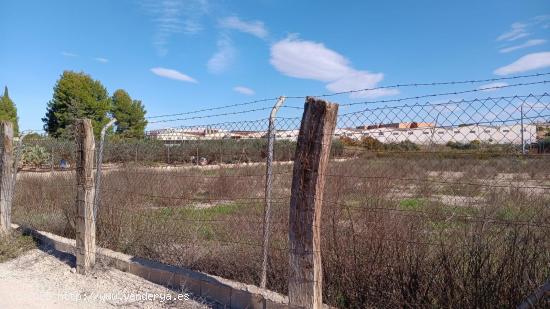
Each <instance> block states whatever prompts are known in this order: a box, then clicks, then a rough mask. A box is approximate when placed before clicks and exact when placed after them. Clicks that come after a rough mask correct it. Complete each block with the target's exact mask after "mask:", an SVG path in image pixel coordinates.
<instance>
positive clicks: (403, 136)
mask: <svg viewBox="0 0 550 309" xmlns="http://www.w3.org/2000/svg"><path fill="white" fill-rule="evenodd" d="M521 127H522V126H521V125H510V126H484V125H465V126H460V127H439V128H438V127H424V128H414V129H393V128H379V129H370V130H358V129H341V130H340V132H339V133H341V136H346V137H349V138H352V139H358V140H359V139H362V138H363V137H366V136H369V137H372V138H375V139H377V140H379V141H380V142H382V143H399V142H403V141H407V140H408V141H411V142H413V143H415V144H446V143H448V142H459V143H469V142H471V141H474V140H477V141H480V142H482V143H489V144H517V145H521V142H522V137H521V135H522V134H521ZM536 129H537V128H536V126H535V125H530V124H529V125H524V126H523V141H524V143H525V144H530V143H532V142H535V141H536V131H537V130H536Z"/></svg>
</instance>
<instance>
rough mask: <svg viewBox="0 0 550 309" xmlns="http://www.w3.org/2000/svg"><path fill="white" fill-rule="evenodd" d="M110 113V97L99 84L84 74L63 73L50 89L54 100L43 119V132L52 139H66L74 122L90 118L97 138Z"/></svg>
mask: <svg viewBox="0 0 550 309" xmlns="http://www.w3.org/2000/svg"><path fill="white" fill-rule="evenodd" d="M110 110H111V98H110V97H109V94H108V93H107V90H106V89H105V87H103V85H102V84H101V82H99V81H98V80H94V79H92V77H91V76H90V75H88V74H85V73H83V72H80V73H77V72H73V71H65V72H63V74H61V77H60V78H59V80H58V81H57V83H56V84H55V86H54V88H53V98H52V99H51V100H50V101H49V102H48V109H47V111H46V116H45V117H44V118H42V121H43V122H44V130H45V131H46V132H48V134H50V135H51V136H53V137H60V136H68V135H70V131H69V130H70V126H71V125H72V124H73V122H74V120H75V119H77V118H89V119H91V120H92V125H93V128H94V134H95V135H96V137H97V136H99V134H100V132H101V128H102V127H103V126H104V125H105V124H106V123H107V122H108V121H109V119H108V118H107V113H108V112H109V111H110Z"/></svg>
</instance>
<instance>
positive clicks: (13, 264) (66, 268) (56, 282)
mask: <svg viewBox="0 0 550 309" xmlns="http://www.w3.org/2000/svg"><path fill="white" fill-rule="evenodd" d="M73 267H74V257H73V256H71V255H67V254H64V253H59V252H45V251H43V250H40V249H34V250H31V251H29V252H27V253H26V254H24V255H23V256H20V257H19V258H16V259H14V260H10V261H7V262H5V263H0V308H2V309H12V308H13V309H19V308H29V309H34V308H44V309H52V308H208V306H207V305H205V304H204V303H203V302H200V300H199V301H197V300H192V299H191V296H190V295H189V294H186V293H185V292H181V293H176V292H174V291H171V290H169V289H167V288H164V287H162V286H159V285H157V284H154V283H152V282H149V281H146V280H144V279H142V278H139V277H137V276H134V275H132V274H129V273H124V272H121V271H118V270H116V269H112V268H110V267H107V266H104V265H99V266H97V267H96V269H95V270H94V271H93V272H92V273H91V274H90V275H88V276H83V275H79V274H77V273H76V272H75V269H74V268H73ZM178 294H179V295H178ZM177 297H179V298H180V299H179V300H177V299H176V298H177Z"/></svg>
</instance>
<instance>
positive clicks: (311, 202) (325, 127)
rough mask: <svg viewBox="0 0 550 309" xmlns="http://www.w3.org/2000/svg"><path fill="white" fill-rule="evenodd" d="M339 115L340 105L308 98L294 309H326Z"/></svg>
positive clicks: (295, 198) (292, 226) (295, 179)
mask: <svg viewBox="0 0 550 309" xmlns="http://www.w3.org/2000/svg"><path fill="white" fill-rule="evenodd" d="M337 113H338V104H334V103H329V102H326V101H323V100H318V99H315V98H311V97H308V98H306V103H305V108H304V114H303V116H302V124H301V126H300V134H299V135H298V143H297V147H296V154H295V157H294V170H293V176H292V191H291V197H290V215H289V231H288V236H289V243H290V259H289V261H290V267H289V279H288V297H289V306H290V307H291V308H297V307H299V308H322V306H323V299H322V296H323V290H322V285H323V274H322V267H321V251H320V250H321V246H320V241H321V240H320V236H321V228H320V225H321V205H322V199H323V187H324V185H325V177H324V173H325V170H326V168H327V164H328V159H329V153H330V145H331V142H332V136H333V133H334V129H335V126H336V116H337Z"/></svg>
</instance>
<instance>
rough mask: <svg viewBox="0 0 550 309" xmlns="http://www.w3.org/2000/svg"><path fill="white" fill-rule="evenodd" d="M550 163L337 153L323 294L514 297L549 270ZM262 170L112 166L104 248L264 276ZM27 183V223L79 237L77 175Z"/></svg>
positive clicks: (21, 216)
mask: <svg viewBox="0 0 550 309" xmlns="http://www.w3.org/2000/svg"><path fill="white" fill-rule="evenodd" d="M548 163H549V162H548V159H545V158H540V159H518V158H514V157H496V158H486V159H478V158H473V157H471V156H458V157H453V158H448V157H447V158H438V157H430V156H427V155H423V156H410V157H409V156H390V157H387V156H376V155H370V156H361V157H359V158H355V159H349V160H347V161H345V162H332V163H331V164H330V167H329V171H328V172H327V175H326V177H328V180H327V187H326V189H325V196H324V200H325V201H324V203H323V218H322V221H323V224H322V255H323V268H324V293H325V295H324V296H325V301H326V302H328V303H330V304H333V305H336V306H339V307H352V308H360V307H377V308H390V307H392V308H393V307H480V308H485V307H514V306H515V305H517V304H518V303H519V302H520V301H521V300H522V299H523V298H524V297H525V296H526V295H528V294H529V293H531V292H532V291H533V290H534V289H535V288H536V287H537V286H538V285H539V284H541V283H542V282H543V281H544V280H546V278H548V277H549V276H550V266H549V265H550V241H549V240H548V237H547V235H548V233H549V232H550V208H548V205H550V190H548V189H540V188H539V189H537V188H533V187H534V186H539V187H540V186H549V185H550V173H549V171H548ZM290 172H291V166H276V168H275V173H276V177H275V187H274V202H275V203H274V213H273V220H274V229H273V239H272V246H271V252H270V261H269V272H268V287H269V288H271V289H274V290H277V291H280V292H283V293H286V289H287V272H288V270H287V263H288V262H287V261H288V253H287V250H286V248H287V242H288V241H287V237H288V236H287V231H288V229H287V227H288V200H289V195H290V180H291V174H290ZM264 173H265V167H263V166H259V167H243V168H225V169H224V168H222V169H215V170H206V169H180V170H169V169H153V168H142V167H139V166H130V165H127V166H125V168H123V169H122V170H118V171H112V172H109V173H106V174H105V175H104V178H103V179H104V182H103V184H102V187H103V188H104V190H103V191H102V201H101V210H100V214H99V218H98V237H99V242H100V245H102V246H106V247H109V248H111V249H114V250H118V251H123V252H127V253H129V254H134V255H138V256H142V257H145V258H150V259H154V260H157V261H161V262H164V263H169V264H174V265H180V266H185V267H190V268H193V269H197V270H201V271H205V272H208V273H211V274H215V275H220V276H224V277H227V278H231V279H235V280H239V281H243V282H247V283H253V284H258V282H259V278H258V274H259V269H260V265H261V260H260V259H261V258H260V257H261V254H260V252H261V237H262V220H263V194H264V189H263V185H264V182H265V176H264ZM504 173H506V175H505V176H503V174H504ZM526 175H527V176H526ZM17 186H18V187H17V194H16V199H15V207H14V219H15V221H16V222H18V223H22V224H27V225H31V226H33V227H35V228H39V229H43V230H47V231H50V232H54V233H57V234H61V235H64V236H67V237H73V236H74V223H73V220H74V198H75V188H74V176H73V175H71V174H70V173H65V174H62V173H57V174H54V175H52V176H51V177H46V176H41V177H38V176H35V175H32V174H27V175H25V176H24V177H21V178H20V179H19V180H18V184H17ZM543 305H544V304H543Z"/></svg>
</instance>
